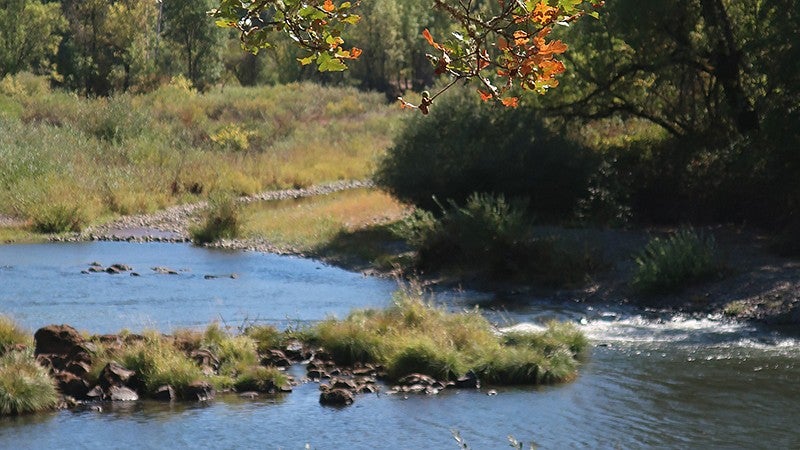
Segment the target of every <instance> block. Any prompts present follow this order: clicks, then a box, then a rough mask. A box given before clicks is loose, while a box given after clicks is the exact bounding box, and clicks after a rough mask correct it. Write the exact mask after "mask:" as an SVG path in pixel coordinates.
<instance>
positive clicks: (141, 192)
mask: <svg viewBox="0 0 800 450" xmlns="http://www.w3.org/2000/svg"><path fill="white" fill-rule="evenodd" d="M399 114H401V112H400V111H398V110H397V108H395V107H394V106H393V105H386V104H385V101H384V99H383V97H382V96H381V95H379V94H372V93H363V92H358V91H357V90H355V89H347V88H328V87H323V86H319V85H313V84H288V85H282V86H274V87H257V88H242V87H224V88H222V87H219V88H216V89H214V90H212V91H210V92H208V93H202V94H201V93H197V92H195V91H193V90H192V89H190V88H189V87H188V84H187V83H184V82H182V81H181V80H180V79H178V80H175V81H173V82H172V83H171V84H169V85H166V86H163V87H161V88H160V89H158V90H156V91H154V92H152V93H149V94H145V95H138V96H130V95H118V96H115V97H110V98H89V99H87V98H81V97H78V96H77V95H75V94H71V93H67V92H63V91H52V90H50V88H49V87H48V84H47V82H46V81H45V80H44V79H41V78H38V77H34V76H32V75H18V76H16V77H6V78H5V79H3V80H2V82H0V214H6V215H12V216H16V217H19V218H21V219H24V220H28V221H29V223H30V224H31V225H32V229H33V230H35V231H38V232H58V231H69V230H73V231H75V230H78V229H81V228H83V227H84V226H86V225H88V224H91V223H97V222H101V221H103V220H106V219H108V218H110V217H113V216H115V215H119V214H131V213H142V212H151V211H154V210H158V209H161V208H164V207H166V206H169V205H172V204H176V203H182V202H187V201H195V200H197V199H200V198H205V197H206V196H208V195H209V194H211V193H213V192H216V191H223V190H224V191H231V192H234V193H235V194H238V195H246V194H254V193H257V192H259V191H263V190H267V189H273V188H287V187H304V186H308V185H312V184H317V183H323V182H328V181H335V180H341V179H362V178H367V177H369V176H370V175H371V173H372V171H373V168H374V165H375V163H376V160H377V158H378V157H379V156H381V155H382V154H383V153H384V151H385V150H386V148H387V147H388V146H389V145H390V144H391V142H392V137H393V133H394V132H395V128H396V126H397V124H398V123H399V121H398V120H397V119H398V115H399Z"/></svg>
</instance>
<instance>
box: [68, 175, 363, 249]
mask: <svg viewBox="0 0 800 450" xmlns="http://www.w3.org/2000/svg"><path fill="white" fill-rule="evenodd" d="M372 186H373V183H372V181H371V180H342V181H336V182H333V183H326V184H319V185H316V186H311V187H307V188H300V189H281V190H272V191H265V192H261V193H260V194H255V195H248V196H244V197H240V198H239V199H238V201H239V202H240V203H242V204H248V203H253V202H259V201H276V200H287V199H297V198H307V197H315V196H322V195H329V194H333V193H335V192H341V191H346V190H351V189H361V188H366V187H372ZM207 206H208V202H207V201H200V202H195V203H187V204H183V205H177V206H172V207H170V208H167V209H164V210H162V211H158V212H155V213H152V214H137V215H131V216H123V217H121V218H119V219H117V220H114V221H112V222H109V223H106V224H103V225H100V226H96V227H91V228H88V229H86V230H85V231H84V232H83V233H81V234H76V235H74V236H73V237H72V238H73V239H89V240H107V239H115V238H116V239H125V238H128V237H129V236H130V237H139V236H137V235H136V234H134V233H132V231H133V230H132V229H135V228H138V229H142V228H145V229H153V230H158V231H162V232H166V233H171V234H172V235H173V236H172V239H174V240H188V239H189V225H190V222H191V220H192V218H193V217H195V215H196V214H197V213H198V212H199V211H201V210H203V209H204V208H206V207H207Z"/></svg>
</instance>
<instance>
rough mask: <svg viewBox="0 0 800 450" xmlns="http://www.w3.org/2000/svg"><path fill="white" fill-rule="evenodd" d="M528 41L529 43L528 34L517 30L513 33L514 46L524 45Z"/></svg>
mask: <svg viewBox="0 0 800 450" xmlns="http://www.w3.org/2000/svg"><path fill="white" fill-rule="evenodd" d="M528 41H530V39H528V33H526V32H524V31H522V30H517V31H515V32H514V45H516V46H520V45H525V44H527V43H528Z"/></svg>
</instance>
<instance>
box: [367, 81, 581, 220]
mask: <svg viewBox="0 0 800 450" xmlns="http://www.w3.org/2000/svg"><path fill="white" fill-rule="evenodd" d="M456 91H457V90H453V89H451V90H450V91H449V92H448V95H447V96H443V97H442V99H441V103H439V100H437V104H436V107H435V108H433V109H432V110H431V114H430V115H428V116H421V115H418V116H415V117H413V118H411V119H410V120H409V121H408V122H406V124H405V126H404V127H403V129H402V130H401V132H400V134H399V136H398V137H397V138H396V139H395V143H394V146H393V147H392V148H390V149H389V151H388V153H387V156H386V157H385V158H383V160H381V162H380V164H379V167H378V171H377V174H376V177H375V178H376V181H377V183H378V185H380V186H381V187H382V188H384V189H385V190H387V191H388V192H390V193H392V194H393V195H395V196H396V197H397V198H399V199H400V200H402V201H405V202H410V203H413V204H414V205H416V206H419V207H421V208H424V209H427V210H429V211H434V210H436V209H437V204H436V201H435V200H434V197H436V198H439V199H452V200H454V201H455V202H457V203H458V204H464V202H466V200H467V198H468V197H469V196H470V195H472V193H473V192H476V191H477V192H494V193H496V194H502V195H504V196H505V197H506V198H519V197H524V198H527V199H529V200H530V201H529V203H528V204H527V207H528V208H529V210H530V211H531V212H533V213H535V214H537V216H539V217H541V218H546V219H549V218H553V219H559V218H564V217H568V216H570V215H571V214H572V211H573V209H574V208H575V206H576V203H577V200H578V199H579V198H581V197H582V196H584V194H585V192H586V188H587V186H588V180H589V176H590V174H591V172H592V171H593V170H594V167H595V166H596V161H595V159H596V158H595V157H594V156H593V155H592V154H591V153H590V152H589V151H588V150H586V149H584V148H582V147H579V146H577V145H575V144H572V143H570V142H568V141H567V140H566V139H564V138H562V137H561V136H559V135H556V134H555V133H552V132H550V131H548V130H547V129H546V128H545V127H544V126H543V125H542V121H541V120H540V119H538V114H537V112H536V111H535V110H534V109H533V108H530V107H527V106H521V107H519V108H516V109H510V108H509V109H502V108H499V109H498V108H496V107H494V105H490V104H487V103H482V102H480V100H479V99H477V96H475V93H474V92H473V91H469V90H466V89H464V90H462V91H461V92H456Z"/></svg>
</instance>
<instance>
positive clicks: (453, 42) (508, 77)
mask: <svg viewBox="0 0 800 450" xmlns="http://www.w3.org/2000/svg"><path fill="white" fill-rule="evenodd" d="M600 3H601V4H602V2H600ZM354 6H355V5H354V4H353V3H351V2H349V1H344V2H334V1H333V0H324V1H321V0H311V1H303V0H262V1H257V2H250V1H242V0H221V2H220V4H219V6H218V7H217V8H215V9H214V10H212V11H211V14H212V16H214V17H216V18H217V25H219V26H222V27H229V28H234V29H237V30H238V31H239V32H240V36H241V39H242V42H243V44H244V46H245V47H246V48H248V49H250V50H251V51H255V52H257V51H258V50H259V49H260V48H265V47H269V46H270V45H271V33H272V32H274V31H281V32H283V33H286V34H287V35H289V37H290V38H291V39H292V40H294V41H295V42H297V43H298V44H299V45H300V46H301V47H303V48H304V49H306V50H307V52H308V56H306V57H305V58H302V59H300V62H301V63H302V64H312V63H315V64H316V65H317V68H318V70H320V71H322V72H338V71H343V70H346V69H347V64H346V63H347V61H348V60H352V59H357V58H358V57H359V56H360V55H361V53H362V50H361V49H360V48H357V47H351V48H349V49H348V48H347V47H346V46H345V41H344V39H343V33H344V30H345V28H346V27H347V26H348V25H355V24H357V23H358V22H359V21H360V20H361V17H360V16H359V15H357V14H354V12H353V9H354ZM433 6H434V7H435V8H437V9H439V10H441V11H443V12H444V13H446V14H447V15H448V16H449V17H450V19H451V20H452V21H453V23H454V28H455V29H454V30H453V31H452V33H451V36H452V37H451V38H448V39H446V40H444V41H442V42H437V40H436V39H435V38H434V36H433V35H432V34H431V33H430V31H428V30H427V29H425V30H424V31H423V32H422V35H423V36H424V38H425V40H426V41H427V42H428V44H429V45H430V46H431V47H433V50H434V51H433V53H432V54H430V55H428V59H430V60H431V61H432V62H433V63H434V66H435V73H437V74H447V75H448V76H450V77H451V79H452V81H451V83H450V84H448V85H447V86H445V87H444V88H442V89H441V90H440V91H438V92H436V93H435V94H433V95H424V96H423V98H422V101H421V103H420V104H419V105H412V104H410V103H408V102H405V101H403V100H402V99H400V100H401V102H402V104H403V105H404V106H406V107H411V108H416V109H419V110H420V111H421V112H422V113H423V114H426V113H427V111H428V108H429V107H430V105H431V104H432V102H433V100H434V99H435V98H436V97H437V96H438V95H439V94H440V93H441V92H444V91H445V90H447V89H448V88H449V87H450V86H452V85H454V84H455V83H456V82H458V81H459V80H467V81H470V80H475V81H477V82H478V84H479V85H480V92H481V97H482V98H483V99H484V100H489V99H493V100H496V101H498V102H501V103H503V104H504V105H505V106H516V105H517V103H518V99H517V97H514V96H511V95H508V94H510V93H511V91H512V89H513V88H515V86H519V87H521V88H522V89H524V90H533V91H537V92H539V93H544V92H546V91H547V90H548V89H550V88H552V87H555V86H557V84H558V82H557V80H556V78H555V77H556V76H557V75H558V74H560V73H561V72H563V71H564V66H563V64H561V62H560V61H559V60H558V59H557V57H558V55H560V54H562V53H564V52H565V51H566V49H567V47H566V45H564V44H563V43H562V42H561V41H558V40H555V41H548V38H547V37H548V35H549V33H550V32H551V31H552V29H553V26H554V25H556V24H561V25H568V24H569V23H570V22H574V21H575V20H576V19H578V18H580V17H582V16H583V15H585V14H591V15H596V14H597V13H596V11H594V10H593V8H594V7H595V6H599V4H598V5H588V4H584V2H583V1H581V0H513V1H512V0H509V1H508V2H506V1H505V0H498V5H497V6H494V5H493V4H492V5H490V4H489V3H485V4H484V2H481V1H476V0H433Z"/></svg>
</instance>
